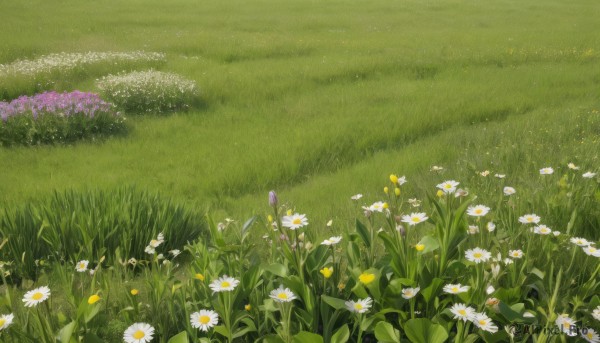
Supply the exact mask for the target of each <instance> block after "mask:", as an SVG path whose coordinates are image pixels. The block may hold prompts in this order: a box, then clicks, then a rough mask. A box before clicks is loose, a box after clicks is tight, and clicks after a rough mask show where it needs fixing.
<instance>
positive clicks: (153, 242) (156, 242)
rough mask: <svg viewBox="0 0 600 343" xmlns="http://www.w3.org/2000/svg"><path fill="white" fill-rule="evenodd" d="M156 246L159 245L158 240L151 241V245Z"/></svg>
mask: <svg viewBox="0 0 600 343" xmlns="http://www.w3.org/2000/svg"><path fill="white" fill-rule="evenodd" d="M156 244H158V241H157V240H156V239H153V240H151V241H150V245H152V246H154V245H156Z"/></svg>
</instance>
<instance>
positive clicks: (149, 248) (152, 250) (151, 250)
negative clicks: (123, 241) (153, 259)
mask: <svg viewBox="0 0 600 343" xmlns="http://www.w3.org/2000/svg"><path fill="white" fill-rule="evenodd" d="M144 252H145V253H146V254H150V255H154V254H156V250H155V249H154V248H153V247H152V246H151V245H148V246H147V247H146V248H145V249H144Z"/></svg>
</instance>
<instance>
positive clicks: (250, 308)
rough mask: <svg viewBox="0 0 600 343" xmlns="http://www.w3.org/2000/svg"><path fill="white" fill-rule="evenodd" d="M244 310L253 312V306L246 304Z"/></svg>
mask: <svg viewBox="0 0 600 343" xmlns="http://www.w3.org/2000/svg"><path fill="white" fill-rule="evenodd" d="M244 310H246V311H250V310H252V305H250V304H246V306H244Z"/></svg>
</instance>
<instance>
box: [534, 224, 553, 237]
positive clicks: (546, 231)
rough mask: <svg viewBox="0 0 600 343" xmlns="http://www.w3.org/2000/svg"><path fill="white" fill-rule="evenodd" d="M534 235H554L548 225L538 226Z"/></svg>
mask: <svg viewBox="0 0 600 343" xmlns="http://www.w3.org/2000/svg"><path fill="white" fill-rule="evenodd" d="M533 233H536V234H538V235H549V234H551V233H552V230H551V229H550V228H549V227H547V226H546V225H538V226H536V227H534V228H533Z"/></svg>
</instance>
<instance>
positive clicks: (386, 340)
mask: <svg viewBox="0 0 600 343" xmlns="http://www.w3.org/2000/svg"><path fill="white" fill-rule="evenodd" d="M375 338H377V341H378V342H382V343H397V342H400V331H398V330H396V329H394V327H393V326H392V324H390V323H386V322H379V323H377V325H375Z"/></svg>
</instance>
